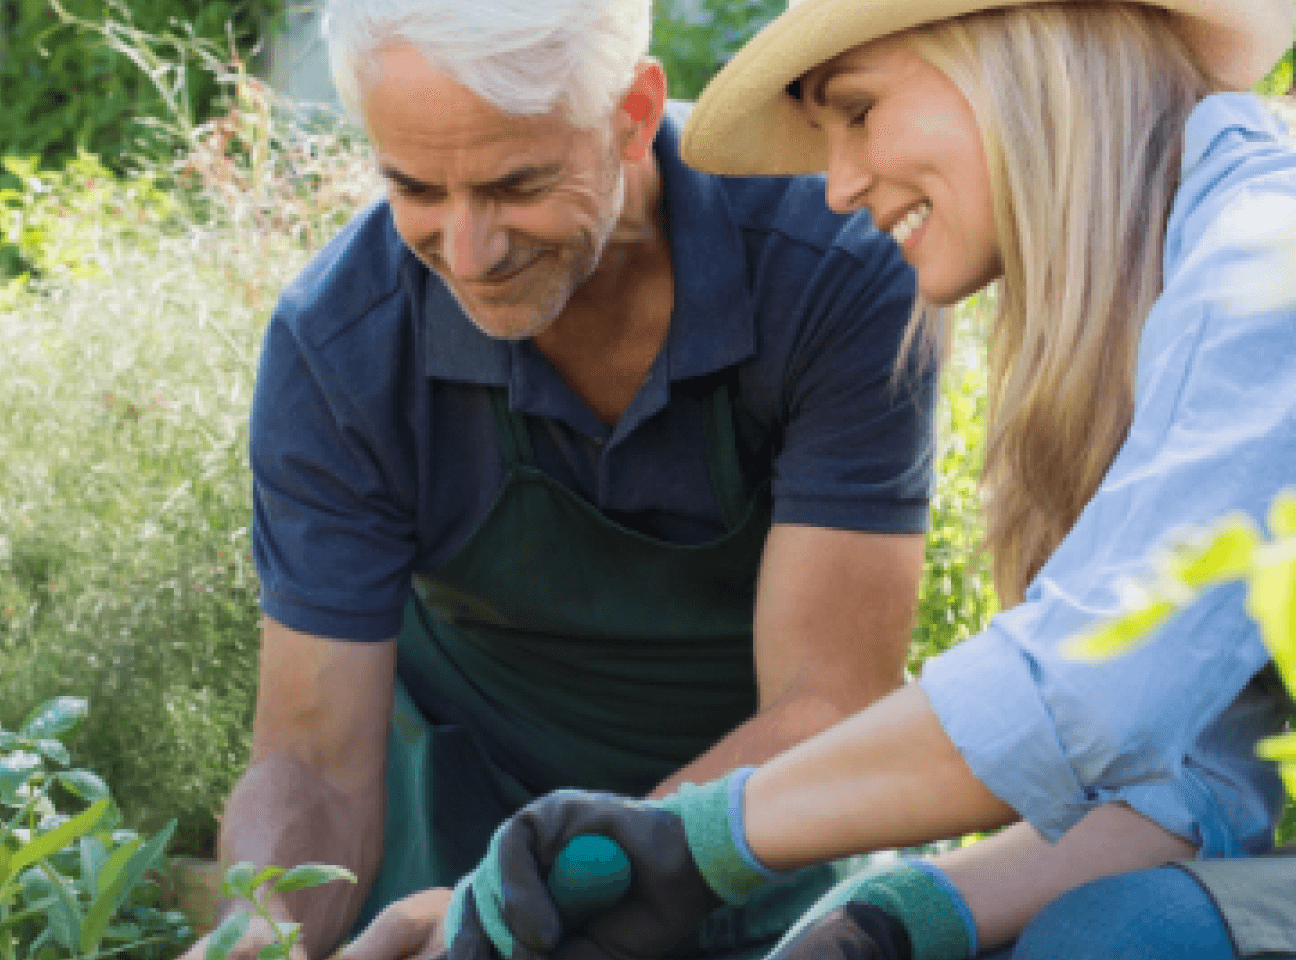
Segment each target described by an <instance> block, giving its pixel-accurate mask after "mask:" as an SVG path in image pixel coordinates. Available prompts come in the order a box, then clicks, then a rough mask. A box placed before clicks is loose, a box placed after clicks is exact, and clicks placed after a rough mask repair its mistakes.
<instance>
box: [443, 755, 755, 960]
mask: <svg viewBox="0 0 1296 960" xmlns="http://www.w3.org/2000/svg"><path fill="white" fill-rule="evenodd" d="M750 772H751V770H750V769H745V770H741V771H735V772H734V773H733V774H730V775H729V776H728V777H726V778H724V779H722V780H717V781H713V782H711V783H708V784H704V785H703V786H700V787H699V786H694V785H693V784H685V785H684V786H682V787H681V788H680V789H679V791H677V792H676V793H674V794H672V795H671V796H669V797H666V798H664V799H662V800H659V801H650V800H629V799H626V798H623V797H617V796H614V795H611V794H599V793H586V792H583V791H576V790H562V791H557V792H555V793H551V794H549V795H548V796H545V797H542V798H540V799H539V800H537V801H535V802H534V803H532V804H530V805H528V806H527V807H524V808H523V809H522V810H520V811H519V812H518V813H516V814H514V816H513V817H512V818H510V819H509V820H507V821H505V822H504V823H503V824H502V825H501V826H500V827H499V829H498V830H496V832H495V835H494V837H492V839H491V844H490V848H489V850H488V851H487V853H486V856H485V858H484V859H483V860H482V862H481V863H480V864H479V865H478V866H477V868H476V869H475V870H474V871H473V872H472V873H470V874H469V875H468V876H466V877H464V878H463V880H461V881H460V882H459V884H458V885H457V886H456V887H455V891H454V894H453V896H452V897H451V901H450V907H449V910H448V911H447V913H446V920H445V927H444V936H445V942H446V946H447V952H448V957H449V960H495V958H500V960H533V958H538V957H549V956H554V957H556V958H560V960H584V958H594V957H598V958H601V960H651V958H655V957H659V956H661V955H662V954H664V953H666V952H667V951H668V950H669V949H670V948H671V947H672V946H674V944H675V943H676V942H678V941H679V940H680V939H682V938H683V937H684V936H686V935H687V934H689V933H690V932H691V931H692V930H693V929H694V928H695V927H696V926H697V925H698V924H699V923H701V922H702V920H703V919H705V918H706V916H707V914H709V913H710V912H711V911H712V910H714V909H715V908H717V907H719V906H721V905H722V904H725V903H729V904H737V903H741V902H742V901H744V900H745V899H746V898H747V897H748V896H749V895H750V894H751V893H753V892H754V891H755V890H756V889H758V888H759V887H761V886H763V885H764V884H765V883H767V882H768V881H770V880H773V879H776V878H777V877H778V876H779V875H778V874H776V873H774V872H773V871H771V870H767V869H766V868H765V867H763V866H761V865H760V863H759V862H758V861H756V860H755V858H754V857H752V856H751V853H750V851H747V850H746V841H745V840H744V839H743V834H742V819H741V814H742V788H743V784H744V783H745V782H746V779H747V775H748V774H749V773H750ZM591 834H593V835H601V836H603V837H606V838H608V839H610V840H612V841H613V842H614V843H615V844H616V846H617V847H619V848H620V850H621V851H622V852H623V853H624V855H625V857H626V858H627V859H628V861H629V868H630V873H631V877H630V882H629V884H628V890H627V892H626V893H625V895H624V896H623V897H621V898H620V899H619V900H616V902H615V903H610V902H609V901H611V900H613V899H615V898H616V896H617V895H618V894H619V890H614V891H613V892H612V895H611V896H608V897H605V898H604V899H603V902H602V903H598V901H599V899H600V896H599V890H598V888H599V887H600V886H601V885H602V884H603V883H604V882H605V880H604V879H600V876H601V875H603V874H604V873H605V872H604V871H598V870H595V871H591V872H590V874H589V876H588V877H587V878H586V879H585V880H582V878H581V877H580V876H576V877H571V876H569V877H566V878H564V879H563V880H562V883H561V885H562V886H564V887H565V888H566V890H565V893H564V899H567V898H571V897H572V895H573V893H577V894H581V895H582V897H583V899H585V901H586V903H587V905H593V906H596V907H597V909H595V910H594V911H593V912H592V913H589V912H587V914H586V915H585V916H583V917H567V918H564V917H563V916H562V914H561V913H560V910H559V905H558V904H557V903H556V902H555V899H554V896H553V891H552V889H551V887H552V886H553V878H552V876H551V875H550V870H551V868H552V867H553V865H554V863H555V861H556V860H557V859H558V858H559V855H560V854H561V853H562V852H563V851H564V850H565V848H567V846H568V844H569V843H570V842H571V841H572V840H573V839H574V838H576V837H581V836H586V835H591ZM582 885H584V889H582Z"/></svg>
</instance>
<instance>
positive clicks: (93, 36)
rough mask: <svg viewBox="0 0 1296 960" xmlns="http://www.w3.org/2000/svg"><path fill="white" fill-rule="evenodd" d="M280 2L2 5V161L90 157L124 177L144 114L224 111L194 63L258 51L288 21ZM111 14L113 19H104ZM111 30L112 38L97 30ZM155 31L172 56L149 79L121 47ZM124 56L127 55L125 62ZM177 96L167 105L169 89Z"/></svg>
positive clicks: (18, 1)
mask: <svg viewBox="0 0 1296 960" xmlns="http://www.w3.org/2000/svg"><path fill="white" fill-rule="evenodd" d="M283 7H284V4H283V0H130V2H129V5H127V4H126V3H124V2H122V0H107V4H106V5H105V2H104V0H64V2H63V4H62V6H61V7H60V6H58V5H56V4H53V3H50V2H49V0H0V90H3V91H4V96H0V154H18V155H21V156H30V155H36V156H39V157H41V158H42V162H43V163H45V164H53V165H58V164H60V163H62V162H63V161H64V160H66V159H69V158H71V157H74V156H75V155H76V153H77V152H78V150H85V151H89V152H91V153H94V154H97V155H98V156H100V157H102V158H104V159H105V160H106V162H107V163H109V164H110V165H112V166H113V167H114V169H116V170H118V172H120V171H121V169H122V164H124V162H125V161H127V160H128V159H129V158H130V157H131V156H132V155H133V154H134V153H135V152H136V150H137V141H138V138H139V137H140V136H141V134H142V133H144V132H145V128H142V127H140V126H139V125H138V124H137V122H136V118H137V117H141V116H143V117H147V116H167V115H168V114H170V113H171V112H173V110H174V107H175V106H176V105H180V106H182V108H183V109H184V110H185V111H187V113H188V115H189V116H190V117H193V118H195V120H200V119H203V118H206V117H208V116H210V115H211V113H212V112H213V110H214V109H215V107H216V106H217V102H216V101H217V92H218V91H217V84H216V83H215V82H214V80H213V78H212V76H211V74H210V72H209V71H207V70H206V69H204V67H203V64H202V63H201V62H199V61H197V60H195V58H194V57H193V56H192V52H193V51H194V50H195V41H202V42H203V43H204V44H205V45H206V46H207V47H209V48H219V49H224V50H229V49H230V48H231V47H233V48H236V49H239V50H252V49H253V48H254V47H255V46H256V44H257V42H258V39H259V37H260V35H261V33H262V31H263V30H264V29H266V27H267V26H270V25H273V24H274V23H276V22H277V21H278V19H279V18H280V17H281V14H282V11H283ZM105 13H107V14H108V16H107V17H106V18H105V16H104V15H105ZM99 23H105V24H112V25H114V26H112V28H111V29H110V30H108V31H104V30H96V29H94V28H93V27H92V25H94V24H99ZM132 31H146V32H148V33H151V34H154V35H155V36H156V39H157V46H155V48H154V49H156V50H162V51H164V52H165V53H166V54H167V57H166V59H165V60H164V61H163V62H162V65H161V67H160V69H155V70H153V71H152V72H151V73H145V72H143V71H141V70H140V69H139V66H137V64H136V63H132V62H131V60H132V58H131V57H130V56H129V52H128V51H127V50H126V48H125V47H123V45H122V44H121V43H120V42H118V41H120V40H122V39H123V38H124V39H127V40H129V39H130V37H131V34H132ZM123 53H126V54H127V55H123ZM167 90H170V91H171V92H172V94H173V95H174V96H175V97H176V98H178V104H172V105H168V104H167V103H166V102H165V100H166V91H167Z"/></svg>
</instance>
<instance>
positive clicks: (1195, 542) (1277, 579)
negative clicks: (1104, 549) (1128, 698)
mask: <svg viewBox="0 0 1296 960" xmlns="http://www.w3.org/2000/svg"><path fill="white" fill-rule="evenodd" d="M1268 525H1269V532H1268V536H1266V535H1265V533H1264V532H1262V531H1261V530H1259V529H1258V528H1257V527H1256V525H1255V524H1254V523H1253V522H1252V521H1251V519H1250V518H1249V517H1247V516H1245V515H1237V516H1230V517H1225V518H1224V519H1222V520H1221V521H1220V522H1219V523H1218V524H1217V525H1216V526H1215V528H1214V529H1212V530H1210V531H1206V532H1205V533H1204V534H1202V535H1200V536H1198V537H1195V538H1191V539H1187V540H1184V541H1181V542H1179V543H1178V544H1176V545H1175V546H1174V547H1173V548H1172V549H1171V550H1170V551H1169V552H1168V554H1167V555H1166V556H1165V558H1164V559H1163V560H1162V562H1161V564H1160V568H1159V570H1158V571H1157V575H1156V576H1155V578H1153V579H1152V580H1150V581H1149V582H1147V583H1145V584H1143V585H1141V586H1140V588H1139V590H1138V593H1137V599H1135V600H1134V601H1133V602H1131V603H1130V604H1129V606H1128V608H1127V609H1126V610H1124V611H1123V612H1122V613H1121V614H1120V615H1118V616H1116V617H1114V618H1112V619H1110V620H1108V621H1106V622H1104V623H1101V624H1098V625H1097V626H1095V627H1094V628H1093V629H1092V630H1090V631H1087V632H1086V633H1084V634H1082V635H1080V636H1078V637H1076V638H1075V639H1073V640H1072V641H1071V643H1070V645H1069V653H1070V655H1071V656H1073V657H1075V658H1077V659H1081V660H1101V659H1107V658H1109V657H1112V656H1116V655H1118V654H1119V653H1121V652H1123V651H1125V650H1128V649H1130V648H1131V647H1133V646H1135V645H1137V644H1139V643H1141V642H1143V641H1144V640H1145V639H1146V638H1147V637H1148V636H1149V635H1150V634H1151V633H1152V631H1154V630H1155V629H1156V628H1157V627H1159V626H1161V625H1162V624H1164V623H1165V622H1166V621H1167V620H1169V619H1170V618H1171V617H1173V616H1174V615H1175V614H1177V613H1178V612H1179V611H1181V610H1183V609H1184V608H1186V607H1188V606H1189V605H1191V604H1193V603H1195V602H1196V601H1197V600H1198V599H1199V598H1200V597H1201V596H1202V594H1203V593H1205V592H1206V591H1208V590H1211V589H1213V588H1215V587H1217V586H1219V585H1220V584H1223V583H1228V582H1232V581H1237V580H1242V581H1245V582H1246V584H1247V612H1248V613H1249V614H1250V615H1251V618H1252V619H1253V620H1254V621H1255V622H1256V624H1257V625H1258V626H1259V628H1260V635H1261V636H1262V637H1263V638H1264V642H1265V645H1266V646H1267V647H1268V648H1269V652H1270V654H1271V655H1272V656H1273V661H1274V665H1275V667H1276V668H1277V670H1278V675H1279V676H1280V677H1281V678H1282V681H1283V683H1284V684H1285V685H1286V687H1287V689H1288V691H1292V692H1296V491H1291V492H1287V493H1284V494H1282V495H1280V496H1279V497H1277V498H1276V499H1275V501H1274V503H1273V506H1272V508H1271V509H1270V512H1269V524H1268ZM1256 752H1257V753H1258V754H1259V755H1260V756H1262V757H1264V758H1266V759H1268V760H1275V761H1278V762H1279V763H1280V764H1281V770H1282V773H1283V779H1284V780H1285V781H1286V783H1287V789H1288V792H1289V793H1291V795H1292V796H1293V797H1296V732H1291V731H1289V732H1287V733H1283V734H1279V735H1277V736H1274V737H1269V738H1267V739H1265V740H1262V741H1261V742H1260V744H1259V746H1258V747H1257V750H1256ZM1279 839H1280V841H1283V842H1286V841H1288V840H1294V839H1296V808H1293V807H1292V806H1291V805H1289V807H1288V810H1287V816H1286V817H1285V818H1284V820H1283V825H1282V827H1280V830H1279Z"/></svg>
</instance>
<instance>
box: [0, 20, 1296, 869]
mask: <svg viewBox="0 0 1296 960" xmlns="http://www.w3.org/2000/svg"><path fill="white" fill-rule="evenodd" d="M62 2H63V3H64V6H62V7H60V8H56V7H55V6H54V5H53V4H51V3H50V0H0V90H4V91H5V94H4V96H3V97H0V157H3V158H4V159H3V164H4V168H3V170H4V172H3V174H0V368H2V369H3V370H4V372H5V376H4V377H3V378H0V725H3V726H12V725H13V724H15V723H16V722H17V720H18V719H19V718H21V716H22V715H23V714H24V713H25V712H26V711H27V710H28V709H29V708H30V707H31V706H32V705H33V704H35V703H37V702H40V701H41V700H43V699H45V698H46V697H49V696H52V695H56V694H70V695H74V696H83V697H87V698H88V699H89V700H90V707H91V713H90V717H89V721H88V722H87V723H86V724H84V726H83V727H82V729H81V730H80V732H79V733H78V734H77V737H76V741H75V742H74V743H72V744H70V746H71V747H72V748H73V750H74V752H75V753H76V755H77V756H78V759H79V760H80V762H82V763H84V764H85V765H87V766H89V767H91V768H92V769H94V770H96V771H97V772H98V773H99V774H100V775H101V776H103V777H104V778H105V779H106V780H107V781H108V783H109V784H110V785H111V787H112V789H113V792H114V794H115V795H116V797H117V799H118V802H119V803H120V804H121V806H122V809H123V812H124V814H125V815H126V817H127V819H128V820H129V821H130V825H131V826H134V827H136V828H138V829H141V830H144V831H148V832H155V831H156V830H157V829H159V827H160V826H161V825H162V824H164V823H166V822H167V821H168V820H170V819H171V818H172V817H175V818H176V819H177V820H178V821H179V827H178V829H177V831H176V834H175V841H174V845H173V852H175V853H183V854H191V855H196V856H210V855H211V853H212V851H213V844H214V838H215V834H216V827H217V816H218V814H219V811H220V808H221V806H222V804H223V801H224V798H225V796H226V794H227V793H228V791H229V789H230V788H231V786H232V785H233V782H234V780H235V779H236V778H237V776H238V774H239V773H240V772H241V771H242V769H243V766H244V764H245V763H246V759H247V755H248V750H249V733H250V720H251V715H252V706H253V697H254V691H255V677H256V650H257V619H258V611H257V605H256V593H257V585H256V578H255V573H254V571H253V569H252V564H251V558H250V549H249V541H248V523H249V509H250V507H249V478H248V465H247V454H246V441H247V435H246V414H247V406H248V401H249V398H250V394H251V389H252V383H253V379H254V376H255V370H256V358H257V351H258V349H259V345H260V337H261V331H262V329H263V325H264V323H265V321H266V319H267V317H268V316H269V313H270V311H271V309H272V307H273V304H274V301H275V299H276V297H277V295H278V293H279V291H280V289H281V288H282V287H283V286H284V284H285V283H286V282H287V281H288V280H289V278H291V277H292V276H293V274H294V273H295V272H296V271H297V270H298V269H300V267H301V266H302V265H303V264H304V263H305V261H306V259H307V258H308V257H309V256H310V255H311V254H312V253H313V252H314V251H315V250H317V249H318V248H319V246H320V245H321V244H322V243H323V242H324V241H325V240H326V239H327V238H328V237H329V236H331V235H332V233H333V232H334V231H335V230H336V229H337V228H338V227H339V226H340V225H341V223H343V222H344V221H345V219H346V218H347V217H348V216H350V215H351V214H352V213H353V212H354V211H355V210H357V209H358V208H359V207H360V206H361V205H362V204H364V203H365V202H367V200H369V199H370V198H372V197H373V196H375V195H376V194H377V192H378V189H379V185H378V183H377V182H376V180H375V178H374V175H373V171H372V165H371V163H370V158H369V155H368V153H367V150H366V147H365V145H364V143H363V139H362V138H359V137H357V136H356V135H355V132H354V131H351V130H349V129H347V128H345V127H336V126H334V127H330V126H322V125H321V124H320V122H319V116H318V114H317V113H315V112H305V111H303V110H302V109H300V108H299V106H298V105H296V104H294V103H292V102H290V101H288V100H286V99H285V98H283V97H282V96H280V95H279V94H277V93H276V92H274V91H273V90H272V89H271V87H270V86H269V85H268V84H267V83H265V82H263V81H262V80H260V79H258V76H257V75H258V72H261V73H264V72H265V69H264V63H263V62H262V60H261V59H260V55H259V54H258V53H257V50H258V47H259V46H261V45H264V43H265V42H268V41H272V40H273V39H274V38H275V37H276V36H278V35H280V34H281V33H282V32H283V29H284V26H283V25H284V24H285V23H286V22H287V17H288V16H289V14H290V13H292V12H293V11H292V10H289V9H286V8H285V7H284V0H242V2H240V0H218V2H210V3H209V2H206V0H130V2H129V3H122V2H120V0H107V3H105V2H104V0H62ZM781 7H782V2H781V0H660V2H659V3H658V4H657V7H656V39H655V42H654V47H653V50H654V53H655V54H656V55H657V56H659V57H660V58H661V59H662V60H663V61H664V62H665V64H666V67H667V70H668V73H669V75H670V77H671V94H672V95H673V96H675V97H678V98H682V99H689V98H691V97H693V96H695V95H696V93H697V92H698V91H699V90H700V89H701V87H702V85H703V84H704V83H705V82H706V80H707V78H709V77H710V76H711V75H712V74H713V73H714V71H715V70H716V69H717V68H718V67H719V66H720V65H722V64H723V63H724V61H725V60H726V59H727V58H728V57H729V56H731V55H732V54H733V52H734V51H736V50H737V49H738V47H739V46H741V44H742V43H743V42H744V40H746V39H747V37H749V36H750V35H751V34H752V33H753V32H755V30H756V29H758V28H759V27H760V26H762V25H763V24H764V23H765V22H767V21H768V20H769V19H771V18H772V17H773V16H774V15H775V14H776V13H777V12H778V10H779V9H781ZM60 10H61V11H62V13H61V15H60ZM1290 84H1291V58H1290V55H1289V56H1288V58H1287V60H1286V61H1285V63H1284V64H1283V65H1282V66H1280V68H1279V70H1278V71H1276V72H1275V74H1274V76H1273V77H1272V78H1271V79H1270V81H1269V87H1268V88H1269V89H1271V90H1274V91H1277V90H1286V89H1287V87H1288V86H1290ZM988 307H989V304H987V303H986V302H984V301H983V300H974V301H973V302H971V303H970V304H968V305H967V306H966V307H965V308H964V309H963V310H962V311H960V313H959V316H958V336H957V338H956V349H955V351H954V355H953V357H952V360H951V363H950V366H949V368H948V371H947V374H946V377H945V381H944V384H945V385H944V390H943V396H942V402H941V409H940V421H941V433H940V436H941V447H940V450H939V452H938V466H939V476H938V483H937V488H936V491H935V495H934V499H933V507H932V531H931V537H930V542H929V547H928V562H927V573H926V577H925V579H924V583H923V585H922V594H921V602H920V609H919V615H918V626H917V630H916V633H915V643H914V647H913V658H912V663H911V667H912V668H913V669H914V670H916V669H917V668H918V666H919V665H920V663H921V661H922V660H923V659H925V658H926V657H928V656H931V655H932V654H934V653H937V652H939V651H940V650H943V649H945V648H947V647H948V646H950V645H951V644H953V643H955V642H957V641H958V640H960V639H962V638H963V637H966V636H968V635H969V634H971V633H973V632H975V631H977V630H978V629H980V628H981V626H982V625H983V624H984V622H985V621H986V619H987V618H988V617H989V616H990V615H991V614H992V613H993V611H994V609H995V598H994V592H993V590H992V589H991V587H990V582H989V577H988V575H987V573H986V570H985V567H984V564H983V562H982V560H981V558H980V557H979V556H978V554H977V552H976V544H977V542H978V539H979V524H978V503H979V499H978V494H977V486H976V476H977V471H978V466H979V448H980V442H981V434H982V422H983V409H984V408H983V396H984V382H983V381H984V372H983V371H984V366H983V363H982V342H983V336H982V331H981V326H982V323H983V321H984V318H985V316H986V315H987V312H988Z"/></svg>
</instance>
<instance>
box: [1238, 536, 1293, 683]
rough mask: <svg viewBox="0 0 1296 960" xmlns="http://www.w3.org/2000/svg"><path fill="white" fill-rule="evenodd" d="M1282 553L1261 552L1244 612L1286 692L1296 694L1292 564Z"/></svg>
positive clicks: (1252, 575) (1273, 551) (1252, 576)
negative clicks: (1258, 632) (1266, 650)
mask: <svg viewBox="0 0 1296 960" xmlns="http://www.w3.org/2000/svg"><path fill="white" fill-rule="evenodd" d="M1285 553H1286V551H1277V550H1268V549H1267V550H1265V551H1262V552H1261V554H1260V559H1259V562H1258V563H1257V565H1256V568H1255V570H1254V571H1253V572H1252V574H1251V585H1250V589H1249V590H1248V592H1247V612H1248V613H1250V614H1251V616H1252V618H1253V619H1254V620H1255V621H1256V623H1257V624H1258V625H1259V626H1260V634H1261V636H1262V637H1263V638H1264V642H1265V645H1266V646H1267V647H1268V648H1269V653H1270V655H1271V656H1272V657H1273V659H1274V666H1276V667H1277V668H1278V675H1279V676H1280V677H1282V681H1283V683H1284V684H1286V686H1287V689H1288V690H1291V691H1293V692H1296V561H1293V560H1292V559H1290V558H1288V557H1286V556H1284V555H1283V554H1285Z"/></svg>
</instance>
